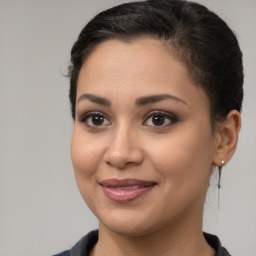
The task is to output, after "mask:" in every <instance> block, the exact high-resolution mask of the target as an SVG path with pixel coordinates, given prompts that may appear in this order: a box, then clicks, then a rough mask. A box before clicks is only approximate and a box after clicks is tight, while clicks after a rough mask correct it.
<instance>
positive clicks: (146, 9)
mask: <svg viewBox="0 0 256 256" xmlns="http://www.w3.org/2000/svg"><path fill="white" fill-rule="evenodd" d="M145 36H146V37H151V38H155V39H157V40H160V41H161V42H163V43H164V44H165V45H168V48H169V49H170V50H171V52H172V53H173V54H174V55H175V56H176V57H177V58H178V59H179V61H181V62H182V63H183V64H184V65H185V66H186V68H187V70H188V73H189V75H190V76H191V79H192V81H193V82H194V83H195V84H197V85H198V86H200V87H201V88H202V89H203V90H204V91H205V93H206V94H207V96H208V98H209V101H210V108H211V109H210V113H211V120H212V121H213V122H214V121H220V120H222V119H224V118H225V117H226V115H227V114H228V112H229V111H230V110H233V109H236V110H238V111H239V112H240V111H241V106H242V100H243V64H242V53H241V50H240V48H239V44H238V41H237V38H236V36H235V34H234V33H233V32H232V30H231V29H230V28H229V27H228V25H227V24H226V23H225V22H224V21H223V20H222V19H221V18H220V17H218V16H217V15H216V14H215V13H213V12H211V11H209V10H208V9H207V8H206V7H204V6H202V5H200V4H198V3H194V2H188V1H183V0H148V1H138V2H130V3H125V4H121V5H118V6H116V7H113V8H110V9H108V10H106V11H103V12H101V13H99V14H98V15H96V16H95V17H94V18H93V19H92V20H91V21H90V22H89V23H88V24H87V25H86V26H85V27H84V28H83V29H82V31H81V33H80V35H79V37H78V40H77V41H76V42H75V44H74V45H73V48H72V50H71V66H70V69H69V71H70V72H69V76H70V94H69V98H70V102H71V110H72V117H73V119H75V111H76V91H77V80H78V76H79V72H80V69H81V67H82V65H83V62H84V61H85V59H86V56H88V54H89V53H90V52H91V51H92V50H93V49H94V48H95V47H96V46H97V45H98V44H100V43H102V42H104V41H106V40H109V39H118V40H122V41H125V42H129V41H131V40H135V39H138V38H140V37H145Z"/></svg>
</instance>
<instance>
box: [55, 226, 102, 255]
mask: <svg viewBox="0 0 256 256" xmlns="http://www.w3.org/2000/svg"><path fill="white" fill-rule="evenodd" d="M97 241H98V230H94V231H91V232H90V233H88V234H87V235H86V236H84V237H83V238H81V239H80V240H79V241H78V242H77V243H76V244H75V245H74V246H73V247H72V248H71V249H70V250H67V251H64V252H61V253H59V254H55V255H53V256H89V253H90V251H91V249H92V248H93V246H94V245H95V244H96V243H97Z"/></svg>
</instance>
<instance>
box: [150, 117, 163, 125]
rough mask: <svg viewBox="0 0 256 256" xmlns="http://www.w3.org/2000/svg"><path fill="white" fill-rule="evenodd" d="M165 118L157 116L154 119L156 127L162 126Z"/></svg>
mask: <svg viewBox="0 0 256 256" xmlns="http://www.w3.org/2000/svg"><path fill="white" fill-rule="evenodd" d="M164 121H165V117H164V116H161V115H155V116H153V117H152V123H153V124H154V125H156V126H161V125H163V124H164Z"/></svg>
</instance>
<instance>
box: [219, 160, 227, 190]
mask: <svg viewBox="0 0 256 256" xmlns="http://www.w3.org/2000/svg"><path fill="white" fill-rule="evenodd" d="M224 164H225V161H224V160H222V159H221V166H219V181H218V189H220V187H221V185H220V180H221V172H222V166H223V165H224Z"/></svg>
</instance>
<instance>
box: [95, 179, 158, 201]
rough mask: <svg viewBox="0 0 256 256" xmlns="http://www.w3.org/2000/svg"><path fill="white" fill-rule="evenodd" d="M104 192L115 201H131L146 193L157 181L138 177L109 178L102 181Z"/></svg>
mask: <svg viewBox="0 0 256 256" xmlns="http://www.w3.org/2000/svg"><path fill="white" fill-rule="evenodd" d="M100 184H101V186H102V188H103V192H104V194H105V195H106V196H107V197H108V198H109V199H110V200H112V201H114V202H119V203H120V202H129V201H133V200H135V199H136V198H138V197H140V196H142V195H144V194H146V193H147V192H148V191H149V190H151V189H152V188H153V187H154V186H155V185H156V183H155V182H151V181H144V180H136V179H124V180H118V179H109V180H104V181H103V182H101V183H100Z"/></svg>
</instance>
